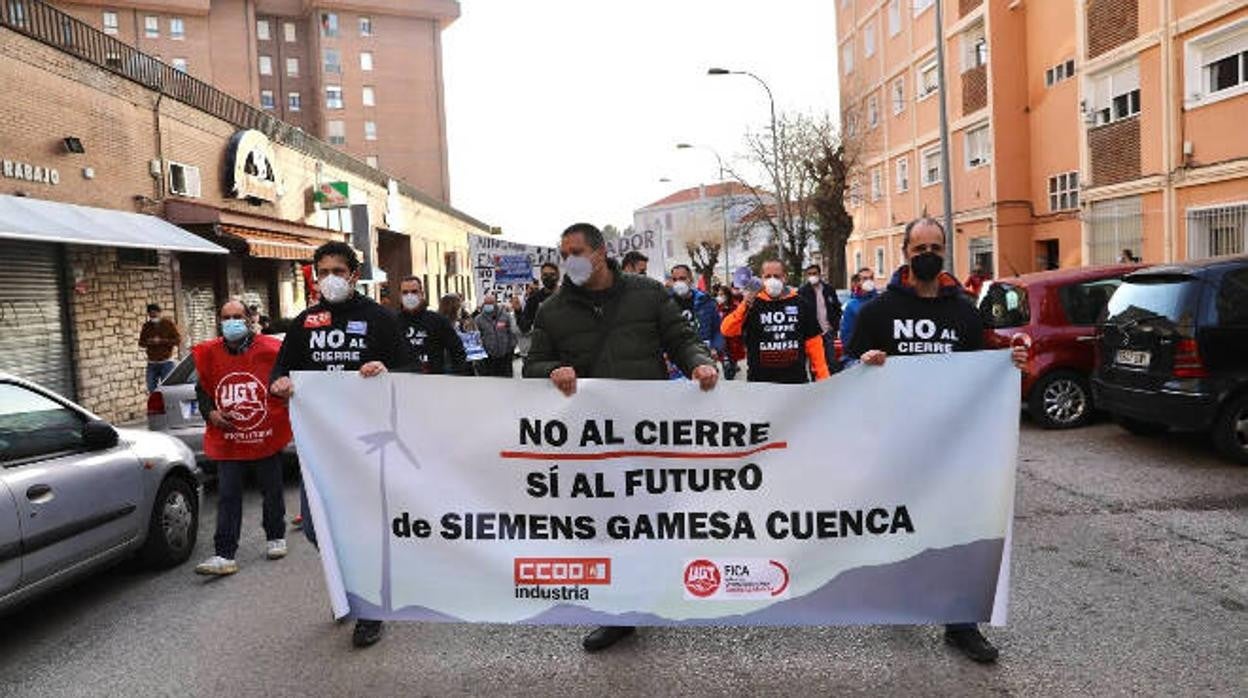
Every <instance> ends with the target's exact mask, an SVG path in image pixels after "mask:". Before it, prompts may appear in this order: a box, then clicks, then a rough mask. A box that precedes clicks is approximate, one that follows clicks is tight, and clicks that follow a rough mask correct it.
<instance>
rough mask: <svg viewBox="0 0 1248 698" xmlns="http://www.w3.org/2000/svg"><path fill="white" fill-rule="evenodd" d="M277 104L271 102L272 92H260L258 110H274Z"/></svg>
mask: <svg viewBox="0 0 1248 698" xmlns="http://www.w3.org/2000/svg"><path fill="white" fill-rule="evenodd" d="M276 107H277V104H276V103H275V102H274V100H273V90H260V108H261V109H274V108H276Z"/></svg>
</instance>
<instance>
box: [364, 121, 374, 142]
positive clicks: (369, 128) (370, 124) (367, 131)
mask: <svg viewBox="0 0 1248 698" xmlns="http://www.w3.org/2000/svg"><path fill="white" fill-rule="evenodd" d="M364 140H366V141H375V140H377V122H376V121H365V122H364Z"/></svg>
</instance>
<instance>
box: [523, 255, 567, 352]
mask: <svg viewBox="0 0 1248 698" xmlns="http://www.w3.org/2000/svg"><path fill="white" fill-rule="evenodd" d="M541 282H542V286H541V288H538V289H536V290H535V291H533V292H532V293H530V294H529V295H528V297H526V298H525V299H524V307H523V308H521V309H520V312H518V313H516V324H517V325H518V326H519V327H520V331H521V332H524V333H526V334H527V333H529V332H532V331H533V321H534V320H535V319H537V309H538V308H539V307H541V305H542V303H545V302H546V299H547V298H550V297H551V296H553V295H555V288H557V287H558V286H559V267H557V266H555V265H554V264H552V263H551V262H546V263H545V264H543V265H542V272H541Z"/></svg>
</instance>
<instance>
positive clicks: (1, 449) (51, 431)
mask: <svg viewBox="0 0 1248 698" xmlns="http://www.w3.org/2000/svg"><path fill="white" fill-rule="evenodd" d="M83 424H84V420H83V418H82V415H81V414H79V413H78V412H76V411H74V410H71V409H69V408H68V407H65V406H64V405H62V404H61V403H59V402H56V401H55V400H53V399H51V398H48V397H45V396H43V395H41V394H39V393H36V392H35V391H33V390H30V389H28V388H24V387H22V386H20V385H13V384H12V383H0V462H2V463H11V462H14V461H18V460H24V459H27V458H34V457H38V456H49V455H52V454H54V453H63V452H65V451H76V450H79V449H81V448H82V447H83V440H82V427H83Z"/></svg>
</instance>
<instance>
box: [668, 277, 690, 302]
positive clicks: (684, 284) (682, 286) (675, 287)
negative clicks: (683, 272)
mask: <svg viewBox="0 0 1248 698" xmlns="http://www.w3.org/2000/svg"><path fill="white" fill-rule="evenodd" d="M672 292H673V293H675V294H676V295H678V296H680V297H681V298H684V297H685V296H687V295H689V282H688V281H674V282H672Z"/></svg>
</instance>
